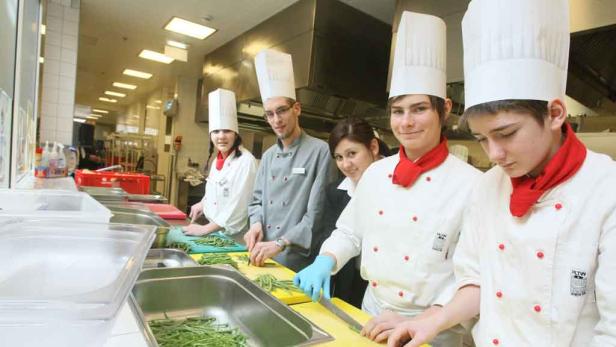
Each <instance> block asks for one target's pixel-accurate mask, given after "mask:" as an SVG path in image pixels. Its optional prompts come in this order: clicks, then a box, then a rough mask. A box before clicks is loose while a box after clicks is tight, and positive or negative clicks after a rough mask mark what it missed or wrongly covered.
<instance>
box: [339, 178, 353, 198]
mask: <svg viewBox="0 0 616 347" xmlns="http://www.w3.org/2000/svg"><path fill="white" fill-rule="evenodd" d="M337 188H338V189H340V190H344V191H346V192H347V195H348V196H349V197H351V198H352V197H353V192H355V183H353V181H352V180H351V179H350V178H348V177H345V178H344V179H343V180H342V182H340V184H339V185H338V187H337Z"/></svg>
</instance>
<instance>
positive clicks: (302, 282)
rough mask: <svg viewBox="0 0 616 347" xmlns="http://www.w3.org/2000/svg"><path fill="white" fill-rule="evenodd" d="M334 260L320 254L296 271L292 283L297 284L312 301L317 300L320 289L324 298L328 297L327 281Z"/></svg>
mask: <svg viewBox="0 0 616 347" xmlns="http://www.w3.org/2000/svg"><path fill="white" fill-rule="evenodd" d="M334 265H335V260H334V259H333V258H332V257H330V256H328V255H320V256H318V257H317V258H316V259H315V260H314V263H312V264H311V265H309V266H307V267H306V268H305V269H303V270H302V271H300V272H298V273H297V274H296V275H295V277H294V278H293V283H294V284H295V285H296V286H298V287H299V288H300V289H301V290H303V291H304V293H306V295H308V296H310V297H311V298H312V301H318V300H319V297H320V296H321V289H323V295H324V296H325V298H327V299H330V294H329V281H330V278H331V273H332V270H333V269H334Z"/></svg>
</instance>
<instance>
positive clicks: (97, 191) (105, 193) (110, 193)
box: [79, 186, 128, 201]
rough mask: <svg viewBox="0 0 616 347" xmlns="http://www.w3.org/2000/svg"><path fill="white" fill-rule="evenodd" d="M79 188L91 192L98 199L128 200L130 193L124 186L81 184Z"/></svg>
mask: <svg viewBox="0 0 616 347" xmlns="http://www.w3.org/2000/svg"><path fill="white" fill-rule="evenodd" d="M79 190H81V191H82V192H86V193H88V194H90V196H92V197H93V198H94V199H96V200H98V201H122V200H126V199H127V195H128V194H126V192H125V191H124V189H122V188H106V187H89V186H81V187H79Z"/></svg>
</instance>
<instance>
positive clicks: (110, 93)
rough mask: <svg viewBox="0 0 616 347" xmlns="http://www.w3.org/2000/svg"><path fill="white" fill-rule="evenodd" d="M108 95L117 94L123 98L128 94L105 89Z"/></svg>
mask: <svg viewBox="0 0 616 347" xmlns="http://www.w3.org/2000/svg"><path fill="white" fill-rule="evenodd" d="M105 94H106V95H111V96H117V97H118V98H123V97H125V96H126V94H124V93H118V92H112V91H110V90H105Z"/></svg>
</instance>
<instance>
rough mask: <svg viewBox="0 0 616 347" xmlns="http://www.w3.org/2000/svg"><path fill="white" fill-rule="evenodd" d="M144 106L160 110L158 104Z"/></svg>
mask: <svg viewBox="0 0 616 347" xmlns="http://www.w3.org/2000/svg"><path fill="white" fill-rule="evenodd" d="M145 107H146V108H149V109H151V110H160V107H158V106H152V105H146V106H145Z"/></svg>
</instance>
